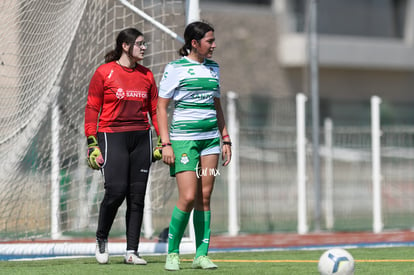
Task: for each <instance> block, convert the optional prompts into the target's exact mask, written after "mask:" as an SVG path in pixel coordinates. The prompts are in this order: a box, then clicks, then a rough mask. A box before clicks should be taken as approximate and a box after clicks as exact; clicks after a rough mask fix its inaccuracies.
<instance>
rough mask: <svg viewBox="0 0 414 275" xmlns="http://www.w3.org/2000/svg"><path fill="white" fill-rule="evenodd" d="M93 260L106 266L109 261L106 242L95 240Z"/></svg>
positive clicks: (104, 240)
mask: <svg viewBox="0 0 414 275" xmlns="http://www.w3.org/2000/svg"><path fill="white" fill-rule="evenodd" d="M95 258H96V260H97V261H98V263H100V264H107V263H108V261H109V253H108V240H106V239H96V249H95Z"/></svg>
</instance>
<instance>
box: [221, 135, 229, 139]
mask: <svg viewBox="0 0 414 275" xmlns="http://www.w3.org/2000/svg"><path fill="white" fill-rule="evenodd" d="M228 137H230V136H229V135H225V136H223V137H222V139H225V138H228Z"/></svg>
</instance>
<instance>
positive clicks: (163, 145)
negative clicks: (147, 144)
mask: <svg viewBox="0 0 414 275" xmlns="http://www.w3.org/2000/svg"><path fill="white" fill-rule="evenodd" d="M161 146H162V147H166V146H171V142H166V143H163V144H161Z"/></svg>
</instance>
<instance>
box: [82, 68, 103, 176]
mask: <svg viewBox="0 0 414 275" xmlns="http://www.w3.org/2000/svg"><path fill="white" fill-rule="evenodd" d="M103 88H104V81H103V79H102V77H101V75H100V73H99V72H98V71H96V72H95V73H94V75H93V76H92V79H91V82H90V84H89V90H88V98H87V103H86V107H85V135H86V138H87V139H86V140H87V144H88V151H87V160H88V165H89V167H91V168H92V169H96V170H98V169H100V168H101V167H102V165H103V163H104V160H103V157H102V154H101V150H100V148H99V146H98V141H97V126H98V118H99V112H100V111H101V108H102V103H103V94H104V92H103Z"/></svg>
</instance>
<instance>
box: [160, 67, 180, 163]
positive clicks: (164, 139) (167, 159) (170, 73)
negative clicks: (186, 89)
mask: <svg viewBox="0 0 414 275" xmlns="http://www.w3.org/2000/svg"><path fill="white" fill-rule="evenodd" d="M178 83H179V80H178V76H177V75H176V72H175V70H174V67H173V66H172V65H170V64H168V65H167V66H165V70H164V74H163V77H162V79H161V82H160V89H159V97H158V103H157V119H158V128H159V130H160V136H161V144H162V160H163V161H164V163H166V164H169V165H172V164H174V161H175V156H174V151H173V149H172V147H171V141H170V135H169V132H168V105H169V103H170V99H171V98H173V95H174V91H175V89H176V88H177V86H178Z"/></svg>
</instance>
